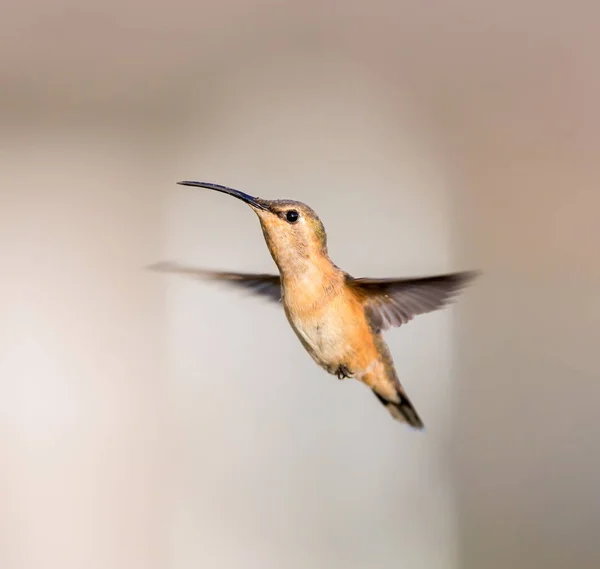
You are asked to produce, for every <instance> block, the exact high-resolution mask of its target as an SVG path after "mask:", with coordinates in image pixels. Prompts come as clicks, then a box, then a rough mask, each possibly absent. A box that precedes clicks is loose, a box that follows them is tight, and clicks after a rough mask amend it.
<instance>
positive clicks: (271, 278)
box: [148, 262, 281, 302]
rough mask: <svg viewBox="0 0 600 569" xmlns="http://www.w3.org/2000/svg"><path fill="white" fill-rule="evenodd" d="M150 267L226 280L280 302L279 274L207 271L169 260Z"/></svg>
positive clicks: (215, 279)
mask: <svg viewBox="0 0 600 569" xmlns="http://www.w3.org/2000/svg"><path fill="white" fill-rule="evenodd" d="M148 268H149V269H150V270H152V271H158V272H162V273H175V274H180V275H188V276H190V277H195V278H199V279H205V280H211V281H218V282H224V283H226V284H231V285H234V286H237V287H239V288H242V289H246V290H247V291H249V292H250V293H252V294H255V295H257V296H262V297H264V298H267V299H269V300H271V301H275V302H279V301H280V300H281V279H280V277H279V275H266V274H252V273H226V272H219V271H207V270H204V269H198V268H195V267H187V266H185V265H179V264H177V263H168V262H165V263H157V264H156V265H151V266H150V267H148Z"/></svg>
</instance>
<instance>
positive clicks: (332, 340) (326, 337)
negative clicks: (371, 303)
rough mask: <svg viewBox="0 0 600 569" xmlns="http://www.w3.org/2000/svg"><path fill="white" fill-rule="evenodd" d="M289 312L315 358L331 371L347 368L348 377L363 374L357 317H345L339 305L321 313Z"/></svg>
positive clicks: (332, 372)
mask: <svg viewBox="0 0 600 569" xmlns="http://www.w3.org/2000/svg"><path fill="white" fill-rule="evenodd" d="M286 315H287V317H288V320H289V322H290V324H291V326H292V329H293V330H294V332H295V333H296V335H297V336H298V338H299V340H300V342H301V343H302V345H303V346H304V348H305V349H306V351H307V352H308V353H309V354H310V355H311V356H312V358H313V359H314V360H315V362H316V363H317V364H318V365H319V366H321V367H322V368H324V369H325V370H327V371H328V372H329V373H331V374H338V373H339V371H340V369H341V368H344V369H345V370H346V372H347V376H348V377H355V376H356V375H362V373H361V372H363V371H364V370H363V369H357V368H363V367H364V365H362V362H361V360H362V359H363V358H362V357H361V356H362V355H363V352H364V351H365V350H364V348H365V346H364V345H362V342H361V336H362V335H361V334H360V325H361V324H362V323H361V322H357V321H356V320H354V319H348V318H342V316H341V314H340V311H339V307H335V306H332V307H330V308H329V309H328V308H324V309H323V310H321V311H319V313H318V314H315V315H313V316H310V317H307V316H304V317H302V318H299V317H294V316H292V315H291V314H290V313H289V312H288V310H286Z"/></svg>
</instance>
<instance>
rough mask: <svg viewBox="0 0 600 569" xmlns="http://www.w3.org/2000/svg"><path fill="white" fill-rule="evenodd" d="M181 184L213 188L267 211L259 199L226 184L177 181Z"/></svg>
mask: <svg viewBox="0 0 600 569" xmlns="http://www.w3.org/2000/svg"><path fill="white" fill-rule="evenodd" d="M177 183H178V184H180V185H182V186H193V187H195V188H206V189H207V190H215V191H217V192H223V193H224V194H229V195H230V196H233V197H234V198H237V199H238V200H242V201H243V202H246V203H247V204H248V205H251V206H252V207H256V208H258V209H263V210H265V211H269V208H268V207H267V205H266V204H265V203H264V202H263V201H262V200H261V199H260V198H255V197H254V196H251V195H249V194H245V193H244V192H240V191H239V190H234V189H233V188H228V187H227V186H221V185H220V184H212V183H210V182H177Z"/></svg>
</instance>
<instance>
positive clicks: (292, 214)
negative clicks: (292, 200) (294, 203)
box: [285, 209, 300, 223]
mask: <svg viewBox="0 0 600 569" xmlns="http://www.w3.org/2000/svg"><path fill="white" fill-rule="evenodd" d="M299 217H300V214H299V213H298V212H297V211H296V210H295V209H290V210H289V211H288V212H286V214H285V218H286V219H287V220H288V221H289V222H290V223H296V221H298V219H299Z"/></svg>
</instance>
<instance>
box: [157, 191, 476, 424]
mask: <svg viewBox="0 0 600 569" xmlns="http://www.w3.org/2000/svg"><path fill="white" fill-rule="evenodd" d="M178 184H181V185H183V186H193V187H197V188H205V189H208V190H215V191H217V192H222V193H224V194H228V195H230V196H233V197H235V198H237V199H239V200H241V201H242V202H245V203H246V204H248V205H249V206H250V208H251V209H252V210H253V211H254V213H255V214H256V215H257V216H258V219H259V222H260V226H261V228H262V232H263V235H264V238H265V241H266V244H267V247H268V249H269V251H270V253H271V256H272V257H273V261H274V262H275V265H276V266H277V268H278V270H279V274H278V275H274V274H252V273H237V272H235V273H234V272H221V271H213V270H205V269H201V268H195V267H190V266H185V265H181V264H177V263H171V262H163V263H158V264H155V265H153V266H151V267H150V268H151V269H153V270H156V271H161V272H166V273H176V274H182V275H188V276H191V277H195V278H200V279H206V280H212V281H219V282H222V283H226V284H229V285H233V286H235V287H238V288H240V289H245V290H246V291H248V292H250V293H253V294H255V295H257V296H259V297H262V298H264V299H266V300H269V301H272V302H278V303H281V305H282V306H283V310H284V312H285V315H286V317H287V320H288V321H289V324H290V326H291V327H292V329H293V331H294V332H295V333H296V335H297V337H298V339H299V340H300V342H301V344H302V346H304V348H305V349H306V351H307V352H308V353H309V354H310V356H311V357H312V358H313V360H314V361H315V362H316V363H317V364H318V365H319V366H320V367H322V368H323V369H324V370H325V371H327V372H328V373H330V374H332V375H334V376H336V377H337V378H338V379H340V380H342V379H346V378H354V379H356V380H358V381H361V382H362V383H364V384H365V385H366V386H367V387H368V388H370V389H371V390H372V392H373V393H374V394H375V396H376V397H377V399H378V400H379V401H380V402H381V404H382V405H383V406H384V407H385V408H386V409H387V410H388V411H389V413H390V414H391V416H392V417H393V418H394V419H396V420H398V421H400V422H403V423H407V424H408V425H409V426H410V427H413V428H415V429H422V428H423V426H424V425H423V421H422V420H421V417H420V416H419V414H418V413H417V411H416V409H415V407H414V406H413V404H412V402H411V400H410V399H409V398H408V395H407V394H406V391H405V390H404V388H403V386H402V384H401V383H400V380H399V379H398V375H397V373H396V370H395V366H394V362H393V360H392V355H391V353H390V350H389V348H388V346H387V344H386V342H385V341H384V338H383V332H384V331H386V330H388V329H390V328H393V327H399V326H402V325H403V324H406V323H408V322H409V321H410V320H412V319H413V318H414V317H415V316H417V315H419V314H425V313H427V312H432V311H434V310H437V309H439V308H442V307H443V306H445V305H446V304H448V303H449V302H450V301H451V300H452V299H453V298H454V297H455V296H456V295H457V294H458V293H459V292H460V291H461V290H462V289H463V288H464V287H465V286H466V285H468V284H469V283H470V282H471V281H472V280H473V279H474V278H475V277H476V276H477V274H478V273H477V272H475V271H464V272H455V273H447V274H440V275H436V276H426V277H413V278H383V279H374V278H354V277H353V276H351V275H350V274H348V273H346V272H345V271H343V270H342V269H340V268H339V267H338V266H336V265H335V264H334V263H333V262H332V261H331V259H330V258H329V254H328V251H327V234H326V232H325V228H324V226H323V223H322V222H321V220H320V219H319V217H318V216H317V214H316V213H315V212H314V211H313V210H312V209H311V208H310V207H309V206H307V205H306V204H304V203H302V202H299V201H293V200H287V199H284V200H267V199H262V198H259V197H254V196H251V195H249V194H246V193H244V192H241V191H239V190H236V189H233V188H230V187H227V186H222V185H220V184H213V183H210V182H194V181H183V182H178Z"/></svg>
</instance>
